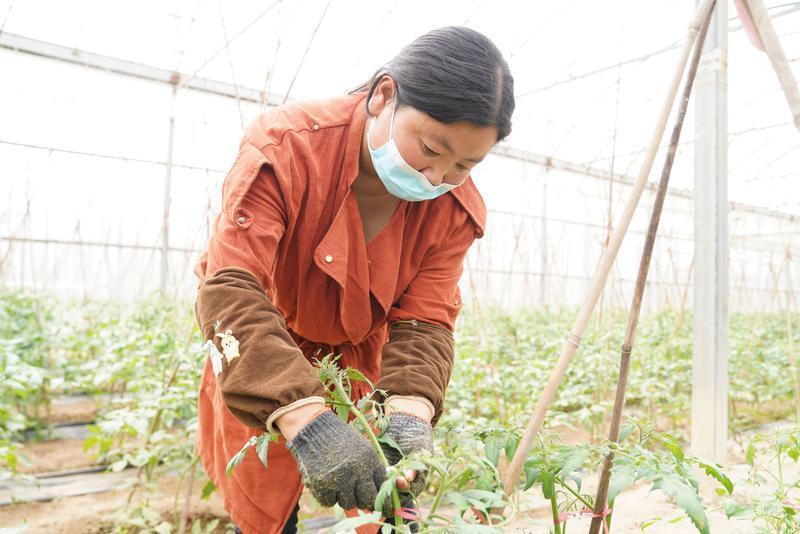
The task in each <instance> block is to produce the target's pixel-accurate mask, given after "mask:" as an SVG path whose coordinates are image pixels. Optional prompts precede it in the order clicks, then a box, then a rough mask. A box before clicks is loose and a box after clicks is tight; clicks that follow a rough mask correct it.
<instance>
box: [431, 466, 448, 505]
mask: <svg viewBox="0 0 800 534" xmlns="http://www.w3.org/2000/svg"><path fill="white" fill-rule="evenodd" d="M449 472H450V466H449V465H448V466H447V469H445V470H444V473H442V474H441V475H442V482H441V484H439V488H438V489H437V490H436V496H435V497H434V498H433V504H431V509H430V510H428V517H430V516H431V515H433V513H434V512H435V511H436V508H438V507H439V501H441V500H442V496H443V495H444V489H445V487H447V473H449Z"/></svg>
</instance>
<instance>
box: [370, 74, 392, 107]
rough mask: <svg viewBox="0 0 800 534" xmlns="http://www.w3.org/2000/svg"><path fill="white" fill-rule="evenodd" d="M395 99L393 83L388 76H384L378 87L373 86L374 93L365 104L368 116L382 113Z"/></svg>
mask: <svg viewBox="0 0 800 534" xmlns="http://www.w3.org/2000/svg"><path fill="white" fill-rule="evenodd" d="M394 97H395V81H394V79H393V78H392V77H391V76H390V75H388V74H384V75H383V76H382V77H381V79H380V81H379V82H378V85H377V86H375V91H373V92H372V96H371V97H370V99H369V103H368V104H367V110H368V111H369V114H370V115H373V116H377V115H380V113H381V112H382V111H383V108H385V107H386V106H387V105H388V104H391V101H392V99H393V98H394Z"/></svg>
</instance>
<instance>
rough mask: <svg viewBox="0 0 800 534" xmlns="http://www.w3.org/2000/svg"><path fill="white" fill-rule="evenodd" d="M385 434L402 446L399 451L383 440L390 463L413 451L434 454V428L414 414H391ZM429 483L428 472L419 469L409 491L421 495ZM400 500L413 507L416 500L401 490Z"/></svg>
mask: <svg viewBox="0 0 800 534" xmlns="http://www.w3.org/2000/svg"><path fill="white" fill-rule="evenodd" d="M383 434H384V435H386V436H388V437H390V438H391V439H392V440H394V442H395V443H396V444H397V446H398V447H400V450H399V451H398V450H397V449H395V448H394V447H392V446H391V445H389V444H387V443H384V442H381V449H383V454H384V456H386V460H387V461H388V462H389V465H394V464H396V463H397V462H399V461H400V460H401V459H402V458H403V457H404V456H408V455H410V454H411V453H414V452H418V451H424V452H427V453H430V454H433V428H432V427H431V425H430V423H428V422H426V421H424V420H422V419H420V418H419V417H416V416H414V415H410V414H406V413H400V412H395V413H393V414H391V415H389V424H388V425H387V426H386V430H385V431H384V433H383ZM426 484H427V472H426V471H417V476H416V477H415V478H414V480H413V481H411V484H410V489H409V492H410V493H412V494H413V495H414V496H417V495H419V494H420V493H422V491H423V490H424V489H425V486H426ZM400 500H401V502H402V506H404V507H409V508H412V507H413V506H414V501H413V499H411V497H410V496H409V495H408V494H407V493H406V495H403V493H402V492H401V494H400ZM410 527H411V531H412V532H417V529H418V526H417V524H416V523H413V522H412V523H411V525H410Z"/></svg>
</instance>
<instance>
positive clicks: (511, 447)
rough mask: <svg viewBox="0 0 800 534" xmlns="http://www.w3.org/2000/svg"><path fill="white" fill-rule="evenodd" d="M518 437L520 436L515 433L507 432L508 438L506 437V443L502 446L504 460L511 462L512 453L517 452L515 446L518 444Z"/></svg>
mask: <svg viewBox="0 0 800 534" xmlns="http://www.w3.org/2000/svg"><path fill="white" fill-rule="evenodd" d="M519 439H520V437H519V436H517V435H516V434H509V435H508V438H506V444H505V446H504V452H505V453H506V460H508V461H509V462H511V459H512V458H514V453H515V452H517V447H518V446H519Z"/></svg>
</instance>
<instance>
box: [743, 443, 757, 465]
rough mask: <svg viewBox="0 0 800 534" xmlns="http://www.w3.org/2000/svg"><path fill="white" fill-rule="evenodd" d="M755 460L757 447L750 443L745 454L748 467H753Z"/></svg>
mask: <svg viewBox="0 0 800 534" xmlns="http://www.w3.org/2000/svg"><path fill="white" fill-rule="evenodd" d="M755 458H756V448H755V445H753V444H752V443H750V444H748V445H747V452H745V454H744V461H745V462H746V463H747V465H750V466H752V465H753V461H754V460H755Z"/></svg>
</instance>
